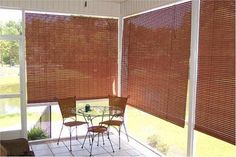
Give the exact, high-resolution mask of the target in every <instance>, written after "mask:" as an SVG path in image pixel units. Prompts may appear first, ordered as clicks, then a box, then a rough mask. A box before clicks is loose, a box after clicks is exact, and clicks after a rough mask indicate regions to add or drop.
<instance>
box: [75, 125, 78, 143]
mask: <svg viewBox="0 0 236 157" xmlns="http://www.w3.org/2000/svg"><path fill="white" fill-rule="evenodd" d="M75 131H76V135H75V139H76V140H78V135H77V126H75Z"/></svg>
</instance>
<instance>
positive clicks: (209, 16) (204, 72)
mask: <svg viewBox="0 0 236 157" xmlns="http://www.w3.org/2000/svg"><path fill="white" fill-rule="evenodd" d="M200 12H201V16H200V38H199V63H198V69H199V70H198V84H197V105H196V127H195V129H196V130H198V131H201V132H204V133H207V134H209V135H211V136H214V137H217V138H219V139H222V140H225V141H227V142H229V143H232V144H235V1H234V0H225V1H218V0H214V1H213V0H211V1H209V0H201V10H200Z"/></svg>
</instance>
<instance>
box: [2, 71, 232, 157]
mask: <svg viewBox="0 0 236 157" xmlns="http://www.w3.org/2000/svg"><path fill="white" fill-rule="evenodd" d="M0 69H1V67H0ZM18 79H19V78H18V77H2V78H1V77H0V94H3V93H18V92H19V83H18V82H19V80H18ZM4 104H5V105H18V106H19V99H18V100H16V99H9V100H7V101H5V100H4V101H3V100H0V105H4ZM85 104H86V103H81V104H80V105H82V106H83V105H85ZM90 104H92V105H95V104H98V103H97V102H92V103H90ZM100 104H104V105H107V102H101V103H99V105H100ZM52 115H53V116H52V121H53V122H55V121H60V120H61V114H60V113H58V112H54V111H52ZM19 116H20V115H19V114H6V115H0V128H4V127H10V126H12V125H15V124H19V121H20V117H19ZM39 117H40V113H38V112H32V113H28V114H27V120H28V122H36V121H37V120H38V119H39ZM126 120H127V122H126V126H127V127H128V132H129V134H131V135H132V136H134V137H135V138H137V139H138V140H140V141H144V142H147V139H148V137H150V136H152V135H157V136H158V139H159V140H161V143H163V144H166V145H167V146H168V148H169V149H168V152H167V156H171V157H175V156H186V150H187V126H185V128H181V127H178V126H176V125H174V124H172V123H169V122H166V121H164V120H162V119H159V118H156V117H154V116H152V115H149V114H147V113H144V112H141V111H139V110H137V109H135V108H133V107H130V106H128V107H127V111H126ZM196 141H197V143H196V155H197V156H198V157H222V156H227V157H234V156H236V152H235V146H233V145H231V144H228V143H226V142H223V141H221V140H218V139H216V138H213V137H210V136H208V135H205V134H203V133H200V132H197V131H196Z"/></svg>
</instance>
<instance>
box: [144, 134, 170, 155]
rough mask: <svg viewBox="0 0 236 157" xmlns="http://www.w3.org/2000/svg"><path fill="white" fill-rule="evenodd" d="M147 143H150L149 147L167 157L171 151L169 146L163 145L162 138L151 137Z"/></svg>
mask: <svg viewBox="0 0 236 157" xmlns="http://www.w3.org/2000/svg"><path fill="white" fill-rule="evenodd" d="M147 142H148V145H150V146H151V147H153V148H155V149H157V150H159V151H160V152H162V153H163V154H165V155H166V154H167V152H168V150H169V146H168V145H167V144H165V143H163V142H162V141H161V140H160V137H159V136H158V135H152V136H149V137H148V138H147Z"/></svg>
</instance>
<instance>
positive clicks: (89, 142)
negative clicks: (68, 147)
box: [81, 131, 90, 148]
mask: <svg viewBox="0 0 236 157" xmlns="http://www.w3.org/2000/svg"><path fill="white" fill-rule="evenodd" d="M87 136H88V131H87V133H86V135H85V138H84V142H83V144H82V147H81V148H83V147H84V143H85V140H86V138H87ZM89 143H90V137H89Z"/></svg>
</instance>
